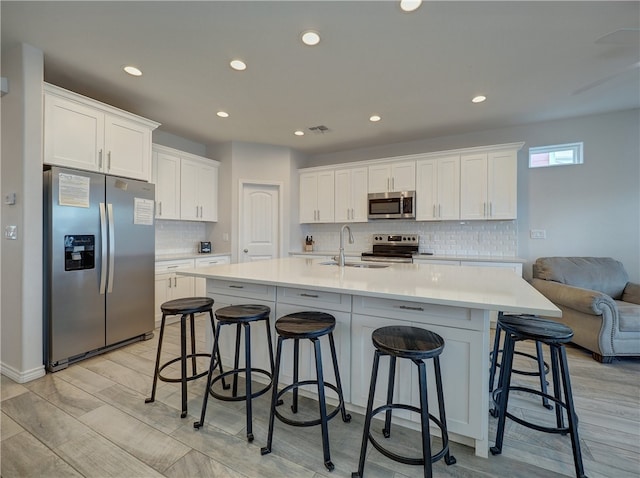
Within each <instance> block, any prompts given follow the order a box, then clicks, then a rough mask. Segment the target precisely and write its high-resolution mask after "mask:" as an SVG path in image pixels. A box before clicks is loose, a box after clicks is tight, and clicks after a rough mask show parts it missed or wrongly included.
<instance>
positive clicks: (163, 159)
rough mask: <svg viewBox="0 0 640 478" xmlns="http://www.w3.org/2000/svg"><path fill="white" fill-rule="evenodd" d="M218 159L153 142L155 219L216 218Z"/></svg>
mask: <svg viewBox="0 0 640 478" xmlns="http://www.w3.org/2000/svg"><path fill="white" fill-rule="evenodd" d="M219 164H220V163H218V161H214V160H212V159H208V158H204V157H202V156H196V155H194V154H191V153H186V152H184V151H179V150H177V149H173V148H168V147H166V146H161V145H158V144H154V145H153V174H152V181H153V183H155V185H156V218H157V219H182V220H187V221H206V222H215V221H217V220H218V167H219Z"/></svg>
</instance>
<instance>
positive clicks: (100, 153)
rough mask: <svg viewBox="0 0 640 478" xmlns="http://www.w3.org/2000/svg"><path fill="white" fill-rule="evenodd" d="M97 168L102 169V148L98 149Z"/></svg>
mask: <svg viewBox="0 0 640 478" xmlns="http://www.w3.org/2000/svg"><path fill="white" fill-rule="evenodd" d="M98 169H102V150H100V151H98Z"/></svg>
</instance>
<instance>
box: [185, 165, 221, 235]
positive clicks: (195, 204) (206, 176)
mask: <svg viewBox="0 0 640 478" xmlns="http://www.w3.org/2000/svg"><path fill="white" fill-rule="evenodd" d="M208 163H211V161H199V160H193V159H186V158H182V163H181V166H180V217H181V219H187V220H193V221H209V222H215V221H217V220H218V167H217V165H216V166H214V165H212V164H208Z"/></svg>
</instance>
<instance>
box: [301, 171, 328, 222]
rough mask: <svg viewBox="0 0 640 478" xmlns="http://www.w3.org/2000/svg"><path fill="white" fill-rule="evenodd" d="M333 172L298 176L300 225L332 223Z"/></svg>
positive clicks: (309, 173) (308, 173)
mask: <svg viewBox="0 0 640 478" xmlns="http://www.w3.org/2000/svg"><path fill="white" fill-rule="evenodd" d="M334 204H335V197H334V172H333V170H327V171H314V172H305V173H301V174H300V223H313V222H334V217H335V216H334V214H335V211H334Z"/></svg>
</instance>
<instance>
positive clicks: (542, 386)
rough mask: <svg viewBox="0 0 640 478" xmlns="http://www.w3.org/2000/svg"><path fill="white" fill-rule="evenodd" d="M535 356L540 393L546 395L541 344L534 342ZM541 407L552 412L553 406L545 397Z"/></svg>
mask: <svg viewBox="0 0 640 478" xmlns="http://www.w3.org/2000/svg"><path fill="white" fill-rule="evenodd" d="M536 356H537V357H538V374H539V375H540V391H541V392H542V393H544V394H545V395H546V394H547V378H546V376H545V374H544V356H543V354H542V343H541V342H539V341H537V340H536ZM542 406H543V407H544V408H546V409H548V410H553V405H551V404H550V403H549V399H548V398H547V397H542Z"/></svg>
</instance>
